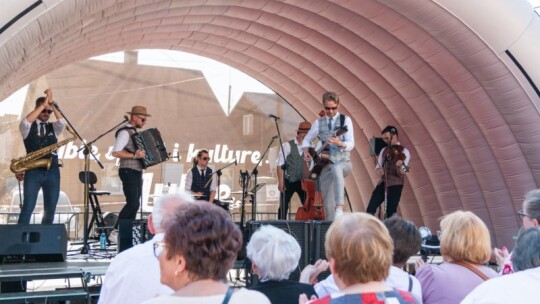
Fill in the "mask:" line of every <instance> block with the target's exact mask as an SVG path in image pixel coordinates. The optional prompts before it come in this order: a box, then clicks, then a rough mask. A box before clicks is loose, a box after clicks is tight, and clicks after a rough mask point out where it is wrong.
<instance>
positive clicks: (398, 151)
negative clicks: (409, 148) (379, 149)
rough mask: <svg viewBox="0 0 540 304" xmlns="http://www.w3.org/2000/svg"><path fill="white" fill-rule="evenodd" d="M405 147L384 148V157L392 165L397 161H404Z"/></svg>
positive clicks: (391, 146)
mask: <svg viewBox="0 0 540 304" xmlns="http://www.w3.org/2000/svg"><path fill="white" fill-rule="evenodd" d="M404 149H405V147H403V146H402V145H390V146H387V147H386V157H390V159H391V161H392V163H396V162H397V161H398V160H401V161H404V160H406V159H407V155H405V153H404V152H403V150H404Z"/></svg>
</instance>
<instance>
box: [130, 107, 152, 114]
mask: <svg viewBox="0 0 540 304" xmlns="http://www.w3.org/2000/svg"><path fill="white" fill-rule="evenodd" d="M127 113H128V114H130V115H142V116H152V115H150V114H148V113H147V112H146V108H145V107H143V106H134V107H133V108H131V111H130V112H127Z"/></svg>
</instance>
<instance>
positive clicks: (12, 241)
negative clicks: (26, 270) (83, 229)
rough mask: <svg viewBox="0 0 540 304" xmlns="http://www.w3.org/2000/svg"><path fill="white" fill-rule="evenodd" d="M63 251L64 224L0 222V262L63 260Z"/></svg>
mask: <svg viewBox="0 0 540 304" xmlns="http://www.w3.org/2000/svg"><path fill="white" fill-rule="evenodd" d="M66 253H67V232H66V226H65V225H64V224H40V225H29V224H28V225H0V264H2V263H29V262H64V261H65V260H66Z"/></svg>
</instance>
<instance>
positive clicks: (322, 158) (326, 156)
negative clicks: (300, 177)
mask: <svg viewBox="0 0 540 304" xmlns="http://www.w3.org/2000/svg"><path fill="white" fill-rule="evenodd" d="M348 131H349V129H347V126H343V127H340V128H339V129H337V130H336V132H334V134H333V135H332V137H334V136H341V135H343V134H345V133H347V132H348ZM327 146H328V142H325V143H324V144H323V145H322V146H321V147H320V148H319V149H317V150H315V149H314V148H309V150H308V152H309V154H310V155H311V158H312V159H313V163H314V166H313V169H311V174H310V178H311V179H316V178H317V177H318V176H319V174H320V173H321V171H322V169H323V168H324V167H325V166H326V165H328V164H329V163H330V152H329V151H327V150H325V149H326V147H327Z"/></svg>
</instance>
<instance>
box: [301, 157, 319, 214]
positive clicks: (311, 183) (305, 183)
mask: <svg viewBox="0 0 540 304" xmlns="http://www.w3.org/2000/svg"><path fill="white" fill-rule="evenodd" d="M309 176H310V170H309V162H306V163H304V178H303V179H302V181H301V182H300V183H301V185H302V190H303V191H304V192H305V193H306V199H305V201H304V204H303V205H302V206H300V207H298V209H297V210H296V216H295V219H296V220H297V221H308V220H320V221H324V219H325V216H324V206H323V196H322V193H321V192H320V191H317V184H316V183H315V180H314V179H312V178H309Z"/></svg>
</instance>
